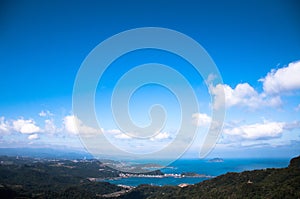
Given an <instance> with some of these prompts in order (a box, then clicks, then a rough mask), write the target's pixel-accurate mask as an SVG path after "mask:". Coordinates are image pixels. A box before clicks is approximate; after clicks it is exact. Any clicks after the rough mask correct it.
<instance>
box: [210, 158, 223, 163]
mask: <svg viewBox="0 0 300 199" xmlns="http://www.w3.org/2000/svg"><path fill="white" fill-rule="evenodd" d="M208 162H224V160H223V159H222V158H213V159H210V160H208Z"/></svg>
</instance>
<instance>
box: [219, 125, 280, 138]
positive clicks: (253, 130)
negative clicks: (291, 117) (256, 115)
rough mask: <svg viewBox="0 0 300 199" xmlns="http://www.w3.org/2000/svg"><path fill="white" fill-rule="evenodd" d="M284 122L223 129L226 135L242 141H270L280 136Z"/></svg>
mask: <svg viewBox="0 0 300 199" xmlns="http://www.w3.org/2000/svg"><path fill="white" fill-rule="evenodd" d="M285 125H286V124H285V123H284V122H264V123H255V124H251V125H242V126H239V127H233V128H225V129H224V133H225V134H226V135H231V136H238V137H242V138H244V139H270V138H275V137H279V136H281V135H282V133H283V131H284V127H285Z"/></svg>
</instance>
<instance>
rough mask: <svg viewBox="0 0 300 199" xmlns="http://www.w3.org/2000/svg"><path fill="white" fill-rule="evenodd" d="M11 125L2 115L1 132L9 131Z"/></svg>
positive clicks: (0, 119) (0, 121)
mask: <svg viewBox="0 0 300 199" xmlns="http://www.w3.org/2000/svg"><path fill="white" fill-rule="evenodd" d="M9 130H10V126H9V124H8V122H7V121H5V118H4V117H0V133H9Z"/></svg>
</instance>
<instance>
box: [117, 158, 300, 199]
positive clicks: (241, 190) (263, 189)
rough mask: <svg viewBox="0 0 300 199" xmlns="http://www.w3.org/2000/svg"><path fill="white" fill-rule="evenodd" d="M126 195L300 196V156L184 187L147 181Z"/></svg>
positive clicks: (187, 197) (206, 198)
mask: <svg viewBox="0 0 300 199" xmlns="http://www.w3.org/2000/svg"><path fill="white" fill-rule="evenodd" d="M122 198H123V199H127V198H128V199H129V198H130V199H131V198H140V199H142V198H159V199H164V198H186V199H191V198H203V199H209V198H231V199H234V198H276V199H278V198H300V156H299V157H297V158H293V159H292V160H291V161H290V165H289V166H288V167H287V168H283V169H264V170H254V171H245V172H242V173H227V174H224V175H221V176H218V177H216V178H214V179H211V180H206V181H203V182H201V183H198V184H195V185H192V186H187V187H184V188H179V187H155V186H149V185H143V186H139V187H137V188H136V189H134V190H132V191H131V192H129V193H127V194H126V195H123V196H122Z"/></svg>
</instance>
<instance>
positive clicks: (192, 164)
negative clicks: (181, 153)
mask: <svg viewBox="0 0 300 199" xmlns="http://www.w3.org/2000/svg"><path fill="white" fill-rule="evenodd" d="M148 162H151V161H148ZM288 164H289V159H287V158H286V159H284V158H281V159H279V158H277V159H271V158H270V159H268V158H267V159H224V162H210V161H208V160H203V159H201V160H200V159H179V160H177V161H175V162H173V163H172V164H171V165H169V167H167V168H164V169H161V171H162V172H164V173H168V174H170V173H173V174H181V173H184V172H193V173H198V174H204V175H206V176H218V175H222V174H225V173H227V172H242V171H246V170H255V169H265V168H283V167H287V166H288ZM206 179H209V178H207V177H203V178H199V177H196V178H195V177H194V178H193V177H185V178H174V177H164V178H152V177H151V178H150V177H131V178H120V179H113V180H106V181H107V182H110V183H113V184H122V185H128V186H138V185H140V184H151V185H158V186H163V185H179V184H181V183H187V184H195V183H198V182H201V181H203V180H206Z"/></svg>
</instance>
